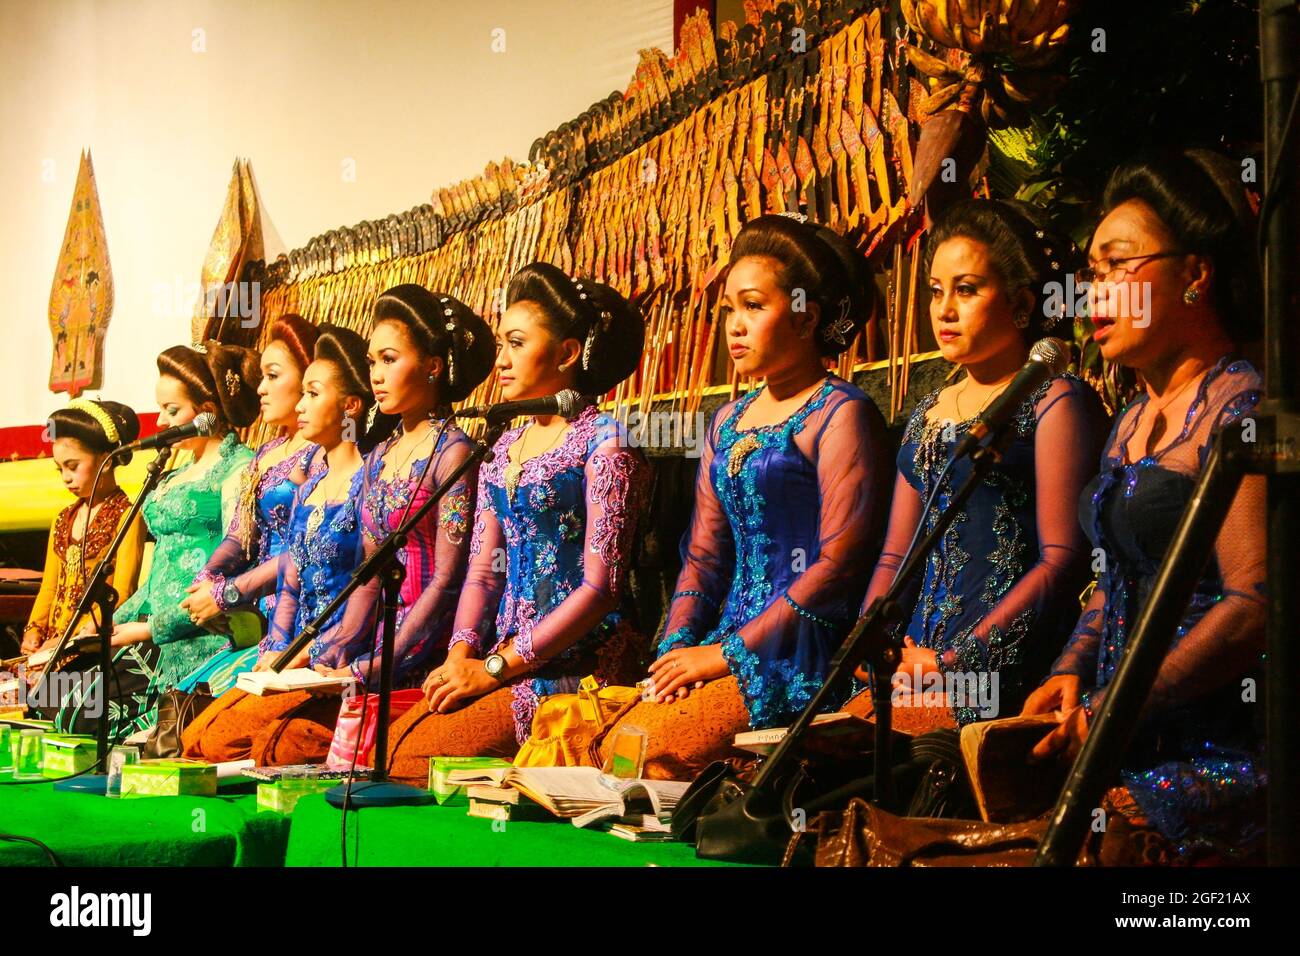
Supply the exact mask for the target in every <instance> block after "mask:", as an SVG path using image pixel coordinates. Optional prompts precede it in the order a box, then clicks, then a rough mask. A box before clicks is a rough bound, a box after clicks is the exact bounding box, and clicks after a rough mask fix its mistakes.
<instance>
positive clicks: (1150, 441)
mask: <svg viewBox="0 0 1300 956" xmlns="http://www.w3.org/2000/svg"><path fill="white" fill-rule="evenodd" d="M1204 374H1205V370H1204V369H1201V371H1199V372H1197V373H1196V374H1195V375H1193V376H1192V377H1191V378H1189V379H1188V380H1187V381H1185V382H1183V384H1182V385H1180V386H1178V388H1177V390H1175V391H1174V393H1173V394H1172V395H1170V396H1169V397H1168V398H1166V399H1163V400H1161V402H1160V404H1159V405H1156V406H1155V409H1154V410H1155V413H1156V418H1155V421H1153V422H1152V423H1151V431H1150V433H1149V434H1148V435H1147V450H1146V453H1147V454H1148V455H1150V454H1151V450H1152V449H1153V448H1155V447H1156V445H1158V444H1160V439H1162V438H1164V437H1165V430H1166V429H1167V428H1168V427H1169V423H1168V421H1167V420H1166V419H1165V409H1166V408H1168V407H1169V406H1170V405H1172V404H1173V403H1174V400H1175V399H1176V398H1178V396H1179V395H1181V394H1183V392H1185V391H1187V389H1188V386H1190V385H1191V384H1192V383H1193V382H1195V381H1198V380H1199V379H1200V378H1201V376H1202V375H1204ZM1148 401H1150V399H1148Z"/></svg>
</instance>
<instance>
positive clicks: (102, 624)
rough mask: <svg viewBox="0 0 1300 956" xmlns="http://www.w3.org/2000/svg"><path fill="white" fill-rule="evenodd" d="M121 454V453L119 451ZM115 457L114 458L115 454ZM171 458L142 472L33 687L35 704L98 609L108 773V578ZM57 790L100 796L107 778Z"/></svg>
mask: <svg viewBox="0 0 1300 956" xmlns="http://www.w3.org/2000/svg"><path fill="white" fill-rule="evenodd" d="M119 451H120V449H119ZM113 454H114V455H116V454H117V452H116V451H115V452H114V453H113ZM170 457H171V449H170V448H160V449H158V454H157V455H156V456H154V460H153V461H151V462H150V463H149V465H148V468H147V470H146V472H145V479H144V483H143V484H142V485H141V486H140V493H139V494H138V495H136V496H135V501H133V502H131V508H130V510H128V511H127V513H126V517H125V519H123V520H122V521H121V522H119V524H118V526H117V533H116V534H115V535H114V536H113V541H112V543H111V544H110V545H109V546H108V550H107V551H106V552H104V557H103V558H102V559H101V560H100V562H99V564H97V565H96V566H95V571H94V573H93V574H92V575H91V576H90V580H89V581H88V582H87V583H86V589H85V590H84V591H83V592H82V594H81V599H80V600H79V601H78V602H77V607H76V609H75V610H74V611H73V612H72V617H71V618H70V619H69V621H68V626H67V627H66V628H65V629H64V631H63V636H62V637H60V638H59V643H58V644H56V645H55V646H54V652H53V653H52V654H51V655H50V659H49V660H48V661H47V662H46V664H45V669H44V670H42V671H41V676H40V677H39V678H38V679H37V681H36V686H35V687H34V688H32V692H31V695H30V696H31V697H32V698H33V699H34V700H38V701H39V700H40V699H41V697H42V696H43V695H44V692H45V689H46V688H47V687H48V686H49V683H50V674H51V672H52V671H54V670H55V668H56V667H57V666H58V663H59V659H60V657H62V655H63V649H64V648H65V647H66V646H67V644H68V641H70V640H71V639H72V632H73V630H74V629H75V628H76V626H77V622H78V621H80V620H81V619H82V618H83V617H84V616H85V615H86V614H87V613H88V612H89V611H90V608H91V606H92V605H94V606H97V607H98V609H99V614H100V619H99V681H100V687H101V690H102V706H101V707H100V711H99V717H98V722H97V728H96V747H97V748H98V749H97V751H96V756H97V757H98V762H99V763H100V764H101V766H103V767H104V769H105V770H107V763H106V761H107V760H108V710H109V708H108V699H109V688H108V675H109V671H110V668H111V667H112V663H113V662H112V658H113V648H112V637H113V610H114V608H115V607H116V606H117V592H116V591H114V590H113V588H112V587H110V586H109V584H108V577H109V575H111V574H112V573H113V564H114V562H115V561H116V559H117V552H118V550H119V549H121V547H122V542H123V541H124V540H125V538H126V535H127V532H128V530H129V529H130V527H131V523H132V522H134V521H135V518H136V515H138V514H139V513H140V509H141V508H142V507H144V501H145V499H146V498H147V497H148V496H149V494H150V492H152V491H153V490H154V488H156V487H157V486H158V482H159V481H160V480H161V479H162V474H163V469H164V468H166V467H167V460H168V459H169V458H170ZM86 530H87V532H89V530H90V523H89V521H87V523H86ZM54 788H55V789H56V790H75V791H80V792H83V793H98V794H103V793H105V792H106V791H107V789H108V774H107V773H94V774H81V775H78V776H76V777H72V778H70V779H68V780H62V781H59V782H58V783H56V784H55V785H54Z"/></svg>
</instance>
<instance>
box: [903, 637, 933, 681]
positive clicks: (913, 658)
mask: <svg viewBox="0 0 1300 956" xmlns="http://www.w3.org/2000/svg"><path fill="white" fill-rule="evenodd" d="M894 673H895V674H896V675H897V674H906V675H907V676H908V678H909V679H910V678H922V677H925V675H926V674H937V673H939V654H938V652H937V651H934V650H931V649H930V648H928V647H921V646H920V645H919V644H917V643H916V641H914V640H912V639H911V638H910V637H904V638H903V650H902V654H901V656H900V657H899V660H898V667H897V668H895V669H894ZM918 683H919V681H918ZM913 689H914V690H919V689H920V688H919V687H917V688H913Z"/></svg>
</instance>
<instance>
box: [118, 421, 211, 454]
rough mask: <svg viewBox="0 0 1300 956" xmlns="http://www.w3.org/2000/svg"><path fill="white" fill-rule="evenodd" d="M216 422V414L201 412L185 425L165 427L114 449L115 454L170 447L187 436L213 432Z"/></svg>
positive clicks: (193, 436) (192, 436) (191, 436)
mask: <svg viewBox="0 0 1300 956" xmlns="http://www.w3.org/2000/svg"><path fill="white" fill-rule="evenodd" d="M216 423H217V416H216V415H213V414H212V413H211V412H199V414H197V415H195V416H194V418H193V419H192V420H190V421H189V422H186V423H185V424H184V425H177V426H176V427H175V428H164V429H163V430H162V431H160V432H155V433H154V434H152V435H150V436H149V437H148V438H141V439H140V440H139V441H133V442H131V443H130V444H129V445H123V446H122V447H120V448H116V449H114V450H113V454H114V455H120V454H122V453H124V452H128V451H149V450H150V449H152V448H170V447H171V446H172V445H174V444H176V443H177V442H180V441H185V440H186V439H187V438H195V437H197V436H199V435H210V434H212V426H213V425H215V424H216Z"/></svg>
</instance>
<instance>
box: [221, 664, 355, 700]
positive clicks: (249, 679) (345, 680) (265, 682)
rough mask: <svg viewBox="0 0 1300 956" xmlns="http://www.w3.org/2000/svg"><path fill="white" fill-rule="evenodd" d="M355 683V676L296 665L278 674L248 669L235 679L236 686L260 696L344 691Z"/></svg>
mask: <svg viewBox="0 0 1300 956" xmlns="http://www.w3.org/2000/svg"><path fill="white" fill-rule="evenodd" d="M354 683H356V680H355V678H353V677H326V676H324V675H323V674H319V673H317V672H316V671H314V670H310V669H308V668H306V667H294V668H290V669H289V670H285V671H280V673H278V674H277V673H276V672H275V671H247V672H245V673H243V674H240V675H239V677H237V678H236V679H235V686H236V687H238V688H239V689H240V690H242V691H247V692H248V693H250V694H256V695H257V696H258V697H265V696H266V695H267V694H283V693H285V692H287V691H295V690H313V691H330V692H335V693H342V692H343V689H344V688H345V687H348V686H350V685H352V684H354Z"/></svg>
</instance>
